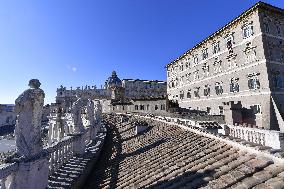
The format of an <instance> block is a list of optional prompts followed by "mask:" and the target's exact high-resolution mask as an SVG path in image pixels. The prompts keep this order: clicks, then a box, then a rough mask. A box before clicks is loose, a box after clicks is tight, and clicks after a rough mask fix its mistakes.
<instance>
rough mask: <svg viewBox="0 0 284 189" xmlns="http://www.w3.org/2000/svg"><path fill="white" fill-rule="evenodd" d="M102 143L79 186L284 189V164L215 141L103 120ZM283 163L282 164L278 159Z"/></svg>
mask: <svg viewBox="0 0 284 189" xmlns="http://www.w3.org/2000/svg"><path fill="white" fill-rule="evenodd" d="M105 120H106V121H107V122H108V127H109V128H108V136H107V138H106V143H105V144H106V145H105V147H106V148H104V151H103V152H102V154H101V156H100V158H99V160H98V161H97V164H96V165H95V169H94V170H93V171H92V173H91V175H90V177H89V178H88V180H87V182H86V183H87V184H86V185H85V187H84V188H120V189H122V188H153V189H154V188H155V189H156V188H158V189H162V188H172V189H174V188H187V189H188V188H208V189H209V188H210V189H211V188H216V189H221V188H257V189H259V188H263V189H264V188H284V164H283V163H279V162H278V163H277V162H273V161H272V160H271V159H269V158H267V157H262V156H259V155H255V154H251V153H248V152H245V151H242V150H239V149H237V148H235V147H232V146H230V145H228V144H226V143H224V142H221V141H219V140H216V139H212V138H207V137H205V136H202V135H199V134H196V133H193V132H190V131H187V130H184V129H181V128H179V127H177V126H168V125H165V124H157V123H153V124H152V125H150V129H149V130H148V131H147V132H145V133H143V134H141V135H136V136H135V133H134V128H133V124H132V122H131V119H129V122H124V123H120V122H119V117H116V116H108V118H105ZM282 162H283V161H282Z"/></svg>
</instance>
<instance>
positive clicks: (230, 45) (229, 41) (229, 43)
mask: <svg viewBox="0 0 284 189" xmlns="http://www.w3.org/2000/svg"><path fill="white" fill-rule="evenodd" d="M225 40H226V46H227V49H228V50H229V51H230V50H232V49H233V44H234V36H233V34H229V35H227V36H226V37H225Z"/></svg>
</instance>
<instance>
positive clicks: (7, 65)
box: [0, 0, 284, 103]
mask: <svg viewBox="0 0 284 189" xmlns="http://www.w3.org/2000/svg"><path fill="white" fill-rule="evenodd" d="M256 2H257V1H254V0H230V1H228V0H216V1H212V0H198V1H193V0H100V1H99V0H48V1H46V0H45V1H44V0H33V1H30V0H25V1H21V0H19V1H16V0H11V1H10V0H9V1H8V0H2V1H0V28H1V29H0V70H1V74H0V88H1V90H0V103H14V101H15V99H16V98H17V96H18V95H19V94H20V93H21V92H22V91H23V90H25V89H27V88H28V87H27V83H28V81H29V79H31V78H38V79H39V80H40V81H41V83H42V88H43V89H44V91H45V93H46V100H45V102H46V103H50V102H54V100H55V98H54V97H55V95H56V88H57V87H59V86H60V85H61V84H62V85H64V86H66V87H70V86H73V87H77V86H82V85H86V84H87V85H94V84H95V85H97V86H100V85H101V84H103V83H104V81H105V79H106V78H107V77H108V76H109V75H110V74H111V72H112V70H116V71H117V73H118V76H119V77H120V78H139V79H158V80H166V72H165V68H164V66H165V65H166V64H168V63H169V62H171V61H172V60H173V59H175V58H177V57H178V56H179V55H181V54H182V53H183V52H185V51H186V50H188V49H189V48H190V47H192V46H194V45H195V44H196V43H198V42H200V41H201V40H202V39H204V38H205V37H206V36H208V35H210V34H211V33H213V32H214V31H216V30H217V29H219V28H220V27H222V26H223V25H225V24H226V23H227V22H229V21H231V20H232V19H234V18H235V17H236V16H238V15H239V14H240V13H241V12H243V11H244V10H246V9H248V8H249V7H251V6H252V5H253V4H255V3H256ZM265 2H267V3H270V4H272V5H275V6H279V7H282V8H284V1H281V0H279V1H276V0H274V1H265Z"/></svg>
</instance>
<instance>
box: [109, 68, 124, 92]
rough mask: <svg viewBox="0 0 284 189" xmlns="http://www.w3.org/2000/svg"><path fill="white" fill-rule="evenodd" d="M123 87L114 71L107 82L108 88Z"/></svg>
mask: <svg viewBox="0 0 284 189" xmlns="http://www.w3.org/2000/svg"><path fill="white" fill-rule="evenodd" d="M121 86H122V82H121V80H120V79H119V78H118V77H117V75H116V72H115V71H113V72H112V74H111V76H110V77H109V78H108V79H107V81H106V88H107V89H109V88H115V87H121Z"/></svg>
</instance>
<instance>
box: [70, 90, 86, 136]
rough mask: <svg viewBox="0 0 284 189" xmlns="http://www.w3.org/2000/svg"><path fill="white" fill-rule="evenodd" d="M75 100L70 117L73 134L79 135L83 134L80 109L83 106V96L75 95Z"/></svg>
mask: <svg viewBox="0 0 284 189" xmlns="http://www.w3.org/2000/svg"><path fill="white" fill-rule="evenodd" d="M76 97H77V100H76V101H75V102H74V103H73V105H72V110H71V113H72V117H73V124H74V132H75V133H80V132H84V130H85V129H84V126H83V122H82V116H81V112H82V108H83V107H84V105H85V99H84V98H83V95H82V94H80V93H77V94H76Z"/></svg>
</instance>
